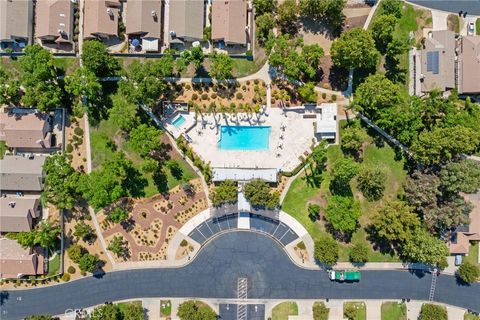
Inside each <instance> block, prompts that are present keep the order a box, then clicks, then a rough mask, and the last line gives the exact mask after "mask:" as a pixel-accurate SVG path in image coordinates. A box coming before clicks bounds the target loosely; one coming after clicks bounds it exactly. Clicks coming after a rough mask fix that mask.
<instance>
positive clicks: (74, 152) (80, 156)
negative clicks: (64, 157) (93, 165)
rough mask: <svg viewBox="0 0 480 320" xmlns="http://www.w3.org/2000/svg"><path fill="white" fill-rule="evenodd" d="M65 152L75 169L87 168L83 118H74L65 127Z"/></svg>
mask: <svg viewBox="0 0 480 320" xmlns="http://www.w3.org/2000/svg"><path fill="white" fill-rule="evenodd" d="M65 139H66V141H65V143H66V148H65V150H66V152H67V154H68V157H69V158H70V159H71V162H72V167H73V168H74V169H75V170H81V171H82V170H86V168H87V146H86V143H85V119H84V118H83V117H82V118H74V119H73V120H72V121H71V122H70V123H69V125H68V126H66V127H65Z"/></svg>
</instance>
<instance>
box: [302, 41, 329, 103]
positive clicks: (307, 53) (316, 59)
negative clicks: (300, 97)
mask: <svg viewBox="0 0 480 320" xmlns="http://www.w3.org/2000/svg"><path fill="white" fill-rule="evenodd" d="M324 55H325V52H324V51H323V48H322V47H320V46H319V45H318V44H309V45H304V46H303V47H302V57H303V59H304V60H305V62H306V64H307V71H306V72H305V73H306V74H307V77H308V78H309V79H313V78H314V77H315V76H316V75H317V72H318V70H319V69H320V62H321V61H320V60H321V59H322V58H323V56H324ZM315 102H316V101H315Z"/></svg>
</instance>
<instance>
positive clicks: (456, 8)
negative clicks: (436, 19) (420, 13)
mask: <svg viewBox="0 0 480 320" xmlns="http://www.w3.org/2000/svg"><path fill="white" fill-rule="evenodd" d="M408 2H411V3H414V4H418V5H421V6H424V7H427V8H431V9H437V10H442V11H448V12H454V13H458V12H460V11H464V12H465V11H466V12H467V13H468V14H471V15H477V16H480V0H408Z"/></svg>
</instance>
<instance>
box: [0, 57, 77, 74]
mask: <svg viewBox="0 0 480 320" xmlns="http://www.w3.org/2000/svg"><path fill="white" fill-rule="evenodd" d="M20 59H21V58H15V59H11V58H7V57H2V58H1V64H2V66H4V67H5V68H6V69H8V70H10V71H11V72H12V73H13V74H14V76H20V75H21V74H22V71H21V68H20ZM53 61H54V64H55V66H56V67H57V68H59V69H61V70H63V71H64V72H65V74H67V75H68V74H71V73H73V72H74V71H75V69H77V68H78V67H79V66H80V60H79V59H77V58H54V59H53Z"/></svg>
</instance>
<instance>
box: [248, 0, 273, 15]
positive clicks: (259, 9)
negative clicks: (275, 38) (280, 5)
mask: <svg viewBox="0 0 480 320" xmlns="http://www.w3.org/2000/svg"><path fill="white" fill-rule="evenodd" d="M252 3H253V7H254V8H255V17H259V16H261V15H264V14H265V13H272V12H274V11H275V7H276V5H277V3H276V1H275V0H253V2H252Z"/></svg>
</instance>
